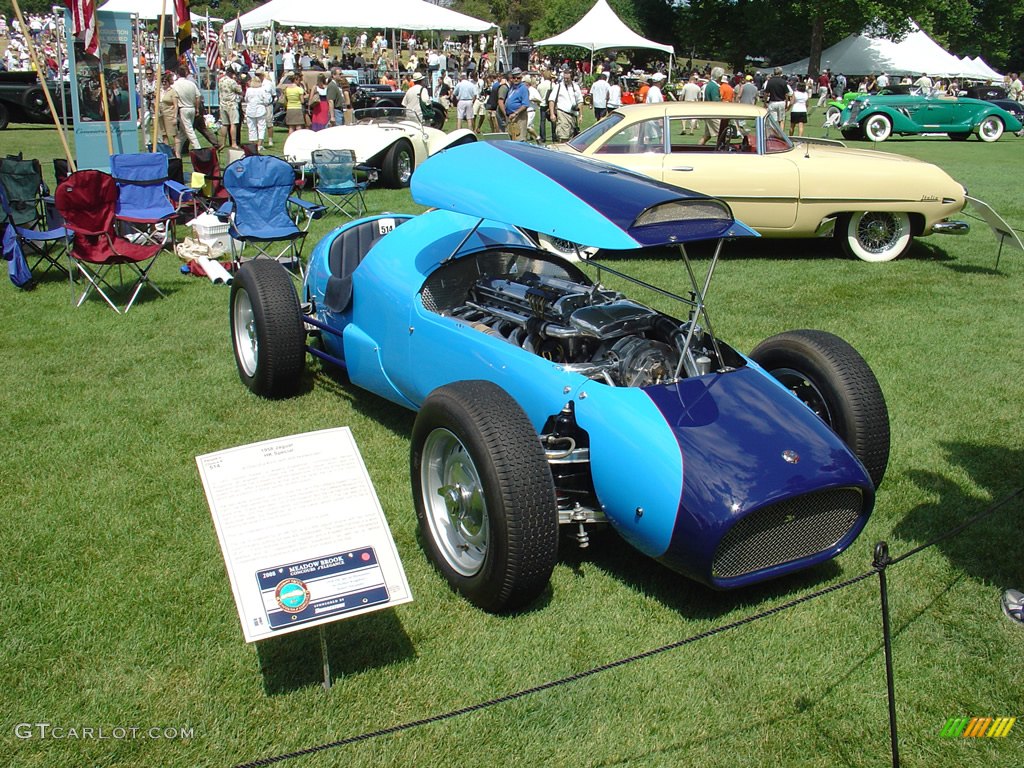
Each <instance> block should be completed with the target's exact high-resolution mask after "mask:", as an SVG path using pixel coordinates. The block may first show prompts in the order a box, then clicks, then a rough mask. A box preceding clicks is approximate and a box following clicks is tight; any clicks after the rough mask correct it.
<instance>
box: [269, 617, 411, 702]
mask: <svg viewBox="0 0 1024 768" xmlns="http://www.w3.org/2000/svg"><path fill="white" fill-rule="evenodd" d="M322 626H323V631H324V638H325V640H326V646H327V659H328V661H329V663H330V669H331V675H332V677H334V678H341V677H344V676H346V675H352V674H358V673H360V672H365V671H367V670H371V669H378V668H380V667H386V666H388V665H390V664H394V663H396V662H400V661H406V660H408V659H411V658H413V657H414V656H415V655H416V649H415V648H414V647H413V644H412V640H411V639H410V638H409V635H407V634H406V632H405V630H404V629H403V628H402V623H401V622H400V621H399V620H398V617H397V616H396V615H395V611H394V609H390V608H388V609H384V610H382V611H377V612H375V613H368V614H364V615H362V616H354V617H351V618H349V619H347V620H345V621H335V622H332V623H329V624H325V625H322ZM256 655H257V657H258V658H259V664H260V672H262V674H263V687H264V690H265V691H266V693H267V695H268V696H274V695H277V694H282V693H289V692H291V691H296V690H299V689H301V688H307V687H309V686H311V685H318V684H321V683H323V680H324V666H323V658H322V656H321V653H320V631H319V628H312V629H306V630H303V631H300V632H292V633H290V634H287V635H282V636H281V637H272V638H269V639H267V640H261V641H259V642H258V643H257V644H256Z"/></svg>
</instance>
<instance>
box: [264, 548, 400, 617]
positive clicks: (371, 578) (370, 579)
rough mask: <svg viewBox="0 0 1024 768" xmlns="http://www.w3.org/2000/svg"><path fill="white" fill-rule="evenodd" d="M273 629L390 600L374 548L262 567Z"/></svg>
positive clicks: (267, 612) (267, 609)
mask: <svg viewBox="0 0 1024 768" xmlns="http://www.w3.org/2000/svg"><path fill="white" fill-rule="evenodd" d="M256 581H257V582H258V583H259V587H260V595H261V596H262V598H263V609H264V611H265V612H266V615H267V623H268V625H269V626H270V628H271V629H281V628H282V627H289V626H294V625H296V624H301V623H302V622H306V621H312V620H313V619H320V618H324V617H326V616H331V615H334V614H339V613H346V612H348V611H355V610H359V609H361V608H368V607H369V606H371V605H379V604H381V603H386V602H387V601H388V599H389V595H388V589H387V586H386V585H385V584H384V573H383V571H382V570H381V567H380V563H378V562H377V555H376V553H375V552H374V550H373V547H364V548H362V549H354V550H350V551H348V552H337V553H335V554H332V555H326V556H325V557H320V558H317V559H315V560H303V561H301V562H297V563H289V564H287V565H279V566H274V567H273V568H261V569H260V570H259V571H257V572H256Z"/></svg>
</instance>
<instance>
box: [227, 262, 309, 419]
mask: <svg viewBox="0 0 1024 768" xmlns="http://www.w3.org/2000/svg"><path fill="white" fill-rule="evenodd" d="M230 308H231V309H230V315H231V342H232V346H233V347H234V352H235V363H236V365H237V366H238V375H239V377H240V378H241V379H242V383H243V384H245V386H246V387H248V388H249V389H250V390H251V391H252V392H254V393H255V394H257V395H260V396H261V397H266V398H271V399H277V398H282V397H290V396H291V395H294V394H295V392H296V391H297V390H298V387H299V382H300V381H301V379H302V372H303V370H304V368H305V365H306V347H305V344H306V332H305V329H304V327H303V323H302V310H301V308H300V307H299V297H298V295H297V294H296V293H295V287H294V286H293V285H292V279H291V277H290V276H289V274H288V272H287V271H286V270H285V268H284V267H282V266H281V265H280V264H278V263H277V262H276V261H272V260H270V259H253V260H252V261H250V262H247V263H246V264H244V265H243V266H242V268H241V269H240V270H239V271H238V274H237V275H235V279H234V280H233V281H232V282H231V301H230Z"/></svg>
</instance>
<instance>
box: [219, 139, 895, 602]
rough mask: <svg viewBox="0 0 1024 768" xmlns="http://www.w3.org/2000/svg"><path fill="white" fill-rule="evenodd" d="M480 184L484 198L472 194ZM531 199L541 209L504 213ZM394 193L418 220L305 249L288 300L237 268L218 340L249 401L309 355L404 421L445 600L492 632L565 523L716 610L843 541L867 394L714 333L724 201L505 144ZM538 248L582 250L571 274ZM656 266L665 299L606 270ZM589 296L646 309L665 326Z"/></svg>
mask: <svg viewBox="0 0 1024 768" xmlns="http://www.w3.org/2000/svg"><path fill="white" fill-rule="evenodd" d="M481 176H486V177H487V178H501V179H502V180H503V183H502V184H499V185H493V184H492V185H487V186H488V188H487V189H486V190H485V189H481V188H479V187H478V186H473V185H467V184H465V180H467V179H473V178H480V177H481ZM525 190H529V194H530V195H531V196H532V199H533V200H535V201H537V202H539V203H543V204H535V205H522V204H521V203H522V199H523V197H522V196H523V194H524V191H525ZM412 195H413V198H414V200H416V202H418V203H420V204H421V205H424V206H429V207H430V210H428V211H427V212H426V213H423V214H420V215H417V216H405V215H377V216H371V217H368V218H364V219H360V220H356V221H353V222H351V223H348V224H345V225H344V226H341V227H339V228H337V229H335V230H334V231H332V232H331V233H330V234H328V235H327V236H326V237H324V238H323V240H321V241H320V242H319V244H318V245H317V246H316V247H315V249H314V250H313V253H312V254H311V256H310V261H309V264H308V268H307V270H306V274H305V278H304V283H303V285H302V287H301V289H300V290H299V291H296V289H295V287H294V282H293V280H292V278H291V276H290V275H289V274H288V273H287V272H286V271H285V269H284V268H283V267H282V266H281V265H279V264H277V263H276V262H274V261H272V260H269V259H255V260H252V261H250V262H247V263H246V264H245V265H244V266H243V267H242V269H241V270H240V272H239V273H238V275H237V277H236V278H235V281H234V283H233V285H232V289H231V307H230V312H229V315H230V325H231V337H232V342H233V347H234V357H235V362H236V365H237V368H238V372H239V375H240V377H241V380H242V382H243V383H244V384H245V385H246V386H247V387H248V388H249V389H250V390H252V391H253V392H254V393H256V394H258V395H261V396H264V397H269V398H277V397H288V396H293V395H295V394H296V393H297V392H298V391H299V385H300V382H301V381H302V378H303V375H304V368H305V365H306V359H307V354H312V355H315V356H318V357H320V358H322V359H324V360H327V361H329V362H330V363H332V364H333V365H337V366H340V367H341V368H342V369H343V371H344V372H345V374H346V376H347V379H348V381H349V382H350V383H351V384H352V385H354V386H356V387H361V388H363V389H366V390H369V391H370V392H373V393H375V394H377V395H379V396H381V397H383V398H386V399H388V400H390V401H392V402H394V403H397V404H398V405H400V406H403V407H405V408H409V409H412V410H414V411H416V412H417V416H416V419H415V424H414V427H413V430H412V436H411V451H410V455H411V460H410V465H411V480H412V487H413V497H414V501H415V507H416V514H417V517H418V520H419V524H420V527H421V530H422V534H423V542H424V547H425V549H426V550H427V554H428V555H429V557H430V558H431V559H432V560H433V562H434V563H435V564H436V566H437V568H438V570H439V571H440V572H441V573H442V574H443V576H444V577H445V578H446V579H447V581H448V582H449V583H450V584H451V586H452V587H453V588H454V589H455V590H457V591H458V592H460V593H461V594H463V595H464V596H465V597H466V598H467V599H468V600H470V601H471V602H472V603H474V604H475V605H477V606H479V607H481V608H483V609H485V610H488V611H507V610H511V609H514V608H516V607H519V606H523V605H524V604H527V603H529V602H530V601H532V600H534V599H535V598H537V597H538V596H539V595H540V594H541V593H542V592H543V591H544V590H545V589H546V588H547V584H548V581H549V577H550V575H551V572H552V570H553V568H554V567H555V566H556V565H557V562H558V549H559V540H560V533H559V528H560V527H561V528H563V529H568V531H569V532H570V533H571V534H572V537H573V538H575V540H576V542H577V543H579V544H580V545H583V546H585V545H586V544H587V542H588V538H589V535H590V532H591V531H592V529H593V528H594V527H595V526H610V527H611V528H612V529H614V531H615V532H617V533H618V535H619V536H621V538H622V539H623V540H625V541H626V542H628V543H629V544H630V545H632V546H633V547H636V548H637V549H639V550H640V551H641V552H643V553H645V554H647V555H649V556H650V557H652V558H654V559H656V560H657V561H659V562H661V563H663V564H665V565H666V566H668V567H669V568H672V569H674V570H676V571H678V572H680V573H683V574H685V575H687V576H689V577H691V578H693V579H696V580H698V581H701V582H703V583H705V584H708V585H710V586H712V587H715V588H720V589H726V588H734V587H742V586H744V585H748V584H753V583H756V582H760V581H763V580H765V579H769V578H773V577H777V576H780V575H783V574H786V573H790V572H793V571H796V570H799V569H803V568H807V567H810V566H813V565H815V564H818V563H821V562H824V561H826V560H829V559H830V558H833V557H834V556H836V555H837V554H839V553H840V552H841V551H842V550H843V549H845V548H846V547H847V546H849V545H850V543H851V542H853V541H854V539H855V538H856V537H857V535H858V534H859V533H860V531H861V530H862V529H863V527H864V525H865V523H866V522H867V520H868V516H869V515H870V513H871V510H872V507H873V504H874V500H875V489H876V487H877V485H878V484H879V483H880V482H881V480H882V477H883V475H884V473H885V469H886V465H887V463H888V455H889V421H888V412H887V409H886V404H885V400H884V398H883V396H882V392H881V389H880V387H879V385H878V382H877V380H876V378H875V376H874V374H873V373H872V371H871V369H870V368H869V366H868V365H867V363H866V362H865V361H864V359H863V358H862V357H861V356H860V355H859V354H858V353H857V352H856V351H855V350H854V349H853V347H851V346H850V345H849V344H847V343H846V342H844V341H843V340H841V339H839V338H838V337H836V336H834V335H832V334H829V333H826V332H823V331H809V330H798V331H790V332H786V333H782V334H780V335H777V336H773V337H771V338H769V339H767V340H766V341H764V342H762V343H761V344H760V345H758V347H757V348H756V349H755V350H753V351H752V352H751V353H750V354H749V355H745V354H743V353H741V352H740V351H738V350H737V349H735V348H733V347H731V346H729V344H727V343H726V342H725V341H724V340H723V339H720V338H719V337H718V336H716V335H715V332H714V330H713V328H712V325H711V318H710V313H709V310H708V307H707V305H706V303H705V297H706V295H707V291H708V286H709V283H710V281H711V278H712V275H713V273H714V271H715V267H716V265H717V263H718V259H719V255H720V254H721V251H722V249H723V247H725V244H726V243H728V242H729V241H732V240H734V239H738V238H749V237H756V236H757V235H756V233H755V232H754V231H753V230H751V229H750V228H749V227H747V226H746V225H744V224H742V223H741V222H739V221H737V220H736V219H735V218H734V217H733V214H732V212H731V210H730V209H729V206H728V205H726V204H725V203H723V202H722V201H720V200H716V199H714V198H709V197H707V196H705V195H701V194H696V193H693V192H688V191H686V190H680V189H678V188H676V187H671V186H668V185H665V184H661V183H659V182H656V181H653V180H651V179H648V178H646V177H643V176H640V175H638V174H635V173H632V172H629V171H626V170H623V169H620V168H616V167H614V166H610V165H608V164H606V163H602V162H598V161H595V160H590V159H588V158H582V157H578V156H573V155H569V154H566V153H562V152H555V151H552V150H549V149H545V148H542V147H537V146H532V145H527V144H523V143H517V142H479V143H474V144H469V145H466V146H462V147H457V148H454V149H451V150H447V151H445V152H442V153H440V154H438V155H436V156H434V157H432V158H430V159H429V160H428V161H427V162H426V163H424V165H423V166H422V167H421V168H419V169H418V170H417V171H416V175H415V176H414V177H413V181H412ZM536 233H541V234H544V235H546V236H549V237H555V238H564V239H566V240H569V241H574V242H581V241H585V242H588V243H591V244H593V245H594V246H596V247H597V248H599V249H601V250H600V251H599V254H598V256H597V257H595V258H593V259H589V260H584V261H582V262H579V263H573V262H570V261H567V260H564V259H562V258H561V257H559V256H558V255H555V254H552V253H550V252H549V251H547V250H544V249H542V248H540V247H539V245H538V244H537V242H536V240H535V234H536ZM709 241H710V242H712V243H717V245H716V247H715V250H714V255H713V256H711V257H710V258H708V259H702V260H701V261H700V262H699V263H698V264H695V263H693V262H692V261H691V260H690V258H689V256H688V254H687V245H688V244H689V243H693V242H709ZM666 248H670V249H676V250H678V254H679V274H680V278H681V280H682V281H684V282H685V284H686V290H684V291H678V292H677V291H673V290H666V289H661V288H654V287H653V286H649V285H647V284H646V283H644V282H643V281H642V280H640V279H638V278H636V277H635V276H632V275H630V274H629V272H630V270H629V268H628V266H624V265H628V264H629V259H630V256H631V255H641V256H642V255H643V254H644V253H646V252H647V249H657V250H658V252H659V253H663V252H664V250H665V249H666ZM613 252H616V253H618V254H620V257H619V258H616V259H605V258H604V257H603V256H602V254H610V253H613ZM698 267H704V269H700V268H698ZM602 280H607V281H609V282H610V281H612V280H615V281H616V283H615V284H616V285H618V286H620V287H621V286H625V285H640V286H643V287H644V288H653V290H654V291H655V293H656V294H657V296H658V297H659V299H658V301H659V302H660V301H661V300H663V301H664V302H665V303H666V304H669V305H671V306H673V307H675V308H676V309H675V310H674V311H671V312H670V311H663V310H662V309H660V308H659V309H656V308H654V307H652V306H647V305H645V304H643V303H640V302H638V301H635V300H632V299H630V298H628V297H627V296H626V295H624V294H623V293H621V292H620V290H618V289H616V288H612V287H608V286H606V285H604V284H603V283H602ZM371 460H372V459H371Z"/></svg>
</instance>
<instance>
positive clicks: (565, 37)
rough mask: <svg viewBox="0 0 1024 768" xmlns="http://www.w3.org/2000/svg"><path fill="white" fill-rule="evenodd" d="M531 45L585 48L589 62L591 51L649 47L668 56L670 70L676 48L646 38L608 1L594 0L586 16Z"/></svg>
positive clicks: (592, 52) (592, 53) (591, 55)
mask: <svg viewBox="0 0 1024 768" xmlns="http://www.w3.org/2000/svg"><path fill="white" fill-rule="evenodd" d="M534 45H536V46H537V47H540V46H544V45H571V46H576V47H578V48H586V49H587V50H588V51H590V59H591V63H593V59H594V51H602V50H605V49H607V48H649V49H654V50H656V51H664V52H665V53H667V54H668V55H669V71H671V69H672V67H671V62H672V56H674V55H675V48H673V47H672V46H671V45H666V44H664V43H656V42H654V41H653V40H648V39H647V38H644V37H641V36H640V35H638V34H637V33H636V32H634V31H633V30H632V29H630V28H629V27H627V26H626V25H625V24H624V23H623V21H622V19H620V18H619V17H618V16H616V15H615V11H613V10H612V8H611V6H610V5H608V0H597V2H596V3H595V4H594V7H593V8H591V9H590V10H589V11H587V15H586V16H584V17H583V18H582V19H580V20H579V21H578V22H576V23H575V24H574V25H573V26H571V27H569V29H567V30H565V31H564V32H561V33H560V34H557V35H555V36H554V37H549V38H546V39H544V40H541V41H540V42H537V43H534Z"/></svg>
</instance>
